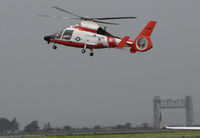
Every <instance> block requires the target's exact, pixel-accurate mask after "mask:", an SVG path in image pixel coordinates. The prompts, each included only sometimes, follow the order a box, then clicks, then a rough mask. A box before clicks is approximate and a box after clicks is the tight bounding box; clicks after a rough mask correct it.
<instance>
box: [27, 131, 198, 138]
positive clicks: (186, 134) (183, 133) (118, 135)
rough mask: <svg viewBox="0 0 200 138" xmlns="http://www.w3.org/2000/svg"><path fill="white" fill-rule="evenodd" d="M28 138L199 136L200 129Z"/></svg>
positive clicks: (190, 137)
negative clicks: (191, 130)
mask: <svg viewBox="0 0 200 138" xmlns="http://www.w3.org/2000/svg"><path fill="white" fill-rule="evenodd" d="M28 138H200V131H199V132H197V131H194V132H172V133H144V134H116V135H115V134H113V135H89V136H43V137H28Z"/></svg>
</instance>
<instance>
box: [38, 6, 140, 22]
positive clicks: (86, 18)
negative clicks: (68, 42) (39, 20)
mask: <svg viewBox="0 0 200 138" xmlns="http://www.w3.org/2000/svg"><path fill="white" fill-rule="evenodd" d="M53 8H54V9H56V10H59V11H61V12H64V13H67V14H70V15H73V16H75V18H72V17H61V16H49V15H39V16H42V17H51V18H58V19H78V20H86V21H94V22H97V23H102V24H110V25H119V24H118V23H111V22H105V20H124V19H136V18H137V17H134V16H127V17H99V18H90V17H83V16H80V15H77V14H75V13H72V12H70V11H67V10H64V9H62V8H59V7H56V6H53ZM102 20H103V21H102Z"/></svg>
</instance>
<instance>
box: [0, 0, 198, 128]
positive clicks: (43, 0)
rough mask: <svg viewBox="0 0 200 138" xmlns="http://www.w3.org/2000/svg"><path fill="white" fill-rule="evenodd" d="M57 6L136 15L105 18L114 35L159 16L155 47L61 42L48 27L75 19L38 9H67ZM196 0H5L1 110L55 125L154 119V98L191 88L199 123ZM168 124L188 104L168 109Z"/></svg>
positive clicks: (0, 34)
mask: <svg viewBox="0 0 200 138" xmlns="http://www.w3.org/2000/svg"><path fill="white" fill-rule="evenodd" d="M52 6H59V7H61V8H64V9H67V10H70V11H72V12H75V13H77V14H80V15H83V16H90V17H96V16H97V17H104V16H137V17H138V19H136V20H129V21H126V20H125V21H117V22H118V23H120V26H107V30H108V31H109V32H111V33H113V34H115V35H119V36H122V37H123V36H125V35H129V36H130V37H131V38H132V39H134V38H135V37H136V36H137V34H138V33H139V32H140V31H141V29H142V28H143V27H144V25H146V23H147V22H148V21H149V20H157V21H158V24H157V26H156V28H155V30H154V32H153V34H152V41H153V43H154V48H153V49H151V50H150V51H148V52H147V53H136V54H135V55H132V54H130V53H129V51H128V50H127V51H124V50H117V49H105V50H95V51H94V52H95V56H94V57H90V56H88V54H85V55H82V54H81V52H80V49H75V48H69V47H63V46H59V47H58V49H57V50H53V49H52V48H51V47H49V46H48V45H47V44H46V42H45V41H44V40H43V36H44V35H48V34H51V33H54V32H56V31H59V30H60V29H62V28H63V27H65V26H69V25H74V24H76V23H78V21H73V20H59V19H48V18H41V17H38V16H37V14H49V15H59V16H68V15H65V14H63V13H61V12H59V11H56V10H54V9H52V8H51V7H52ZM199 9H200V1H199V0H190V1H188V0H165V1H164V0H125V1H122V0H109V1H108V0H101V1H100V0H84V1H83V0H82V1H81V0H1V4H0V17H1V21H0V45H1V50H0V78H1V79H0V88H1V89H0V117H8V118H9V119H12V118H13V117H17V119H18V121H19V122H20V123H21V126H24V125H26V124H27V123H29V122H31V121H32V120H39V121H40V123H41V125H42V124H43V123H46V122H48V121H50V122H51V123H52V124H53V125H55V126H63V125H65V124H66V123H68V124H69V125H72V126H75V127H77V126H89V127H91V126H94V125H97V124H100V125H116V124H119V123H126V122H131V123H133V124H140V123H142V122H152V114H153V113H152V110H153V107H152V98H153V96H155V95H160V96H161V98H184V96H185V95H192V96H193V100H194V109H195V114H194V115H195V122H196V123H200V117H199V116H200V108H199V105H200V100H199V97H200V91H199V90H200V83H199V82H200V73H199V71H200V64H199V59H200V55H199V53H200V45H199V38H200V35H199V32H200V27H199V24H200V14H199V13H200V10H199ZM163 120H164V122H165V124H184V123H185V115H184V110H181V109H180V110H171V111H170V110H167V111H166V110H165V111H163Z"/></svg>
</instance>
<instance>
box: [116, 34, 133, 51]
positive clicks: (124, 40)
mask: <svg viewBox="0 0 200 138" xmlns="http://www.w3.org/2000/svg"><path fill="white" fill-rule="evenodd" d="M129 38H130V37H129V36H125V37H124V38H123V39H122V40H121V42H120V43H119V44H118V45H117V48H123V47H124V46H125V45H126V42H127V41H128V40H129Z"/></svg>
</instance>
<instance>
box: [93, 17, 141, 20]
mask: <svg viewBox="0 0 200 138" xmlns="http://www.w3.org/2000/svg"><path fill="white" fill-rule="evenodd" d="M135 18H137V17H106V18H92V19H94V20H122V19H135Z"/></svg>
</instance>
